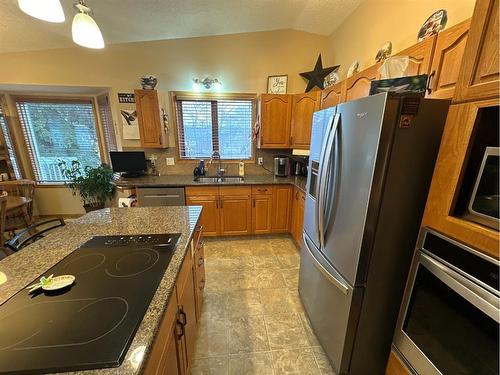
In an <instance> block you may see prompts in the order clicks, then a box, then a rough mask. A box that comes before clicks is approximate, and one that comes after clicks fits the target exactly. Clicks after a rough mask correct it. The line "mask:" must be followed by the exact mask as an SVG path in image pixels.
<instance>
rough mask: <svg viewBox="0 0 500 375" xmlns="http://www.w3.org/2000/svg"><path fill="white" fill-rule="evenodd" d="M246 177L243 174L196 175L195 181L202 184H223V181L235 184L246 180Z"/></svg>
mask: <svg viewBox="0 0 500 375" xmlns="http://www.w3.org/2000/svg"><path fill="white" fill-rule="evenodd" d="M244 181H245V178H244V177H241V176H222V177H217V176H211V177H205V176H201V177H196V178H195V179H194V182H198V183H200V184H222V183H228V184H234V183H240V182H244Z"/></svg>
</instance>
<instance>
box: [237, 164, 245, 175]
mask: <svg viewBox="0 0 500 375" xmlns="http://www.w3.org/2000/svg"><path fill="white" fill-rule="evenodd" d="M238 175H239V176H241V177H244V176H245V163H243V161H240V164H239V165H238Z"/></svg>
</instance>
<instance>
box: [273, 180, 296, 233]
mask: <svg viewBox="0 0 500 375" xmlns="http://www.w3.org/2000/svg"><path fill="white" fill-rule="evenodd" d="M291 203H292V187H291V186H290V185H274V186H273V215H272V219H271V229H272V231H273V232H274V233H284V232H289V231H290V213H291Z"/></svg>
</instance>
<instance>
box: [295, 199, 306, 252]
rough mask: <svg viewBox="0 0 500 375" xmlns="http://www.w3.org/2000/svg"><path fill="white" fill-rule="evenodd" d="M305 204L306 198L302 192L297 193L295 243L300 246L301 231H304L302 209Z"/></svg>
mask: <svg viewBox="0 0 500 375" xmlns="http://www.w3.org/2000/svg"><path fill="white" fill-rule="evenodd" d="M305 203H306V196H305V194H304V193H303V192H302V191H299V197H298V208H297V227H296V228H295V230H296V233H295V241H297V244H298V245H299V246H300V244H301V242H302V231H303V229H304V209H305Z"/></svg>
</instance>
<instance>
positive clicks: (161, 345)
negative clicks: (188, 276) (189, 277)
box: [144, 288, 186, 375]
mask: <svg viewBox="0 0 500 375" xmlns="http://www.w3.org/2000/svg"><path fill="white" fill-rule="evenodd" d="M170 298H171V300H170V301H169V303H168V306H167V309H166V311H165V314H164V316H163V319H162V322H161V325H160V329H159V331H158V334H157V336H156V339H155V341H154V343H153V346H152V349H151V354H150V355H149V358H148V361H147V363H146V366H145V369H144V373H145V374H146V375H163V374H172V375H181V374H184V373H185V372H184V371H185V368H184V367H185V360H186V359H185V354H184V353H185V351H184V346H183V344H182V343H183V341H182V340H183V334H184V330H183V326H182V324H181V323H180V322H179V321H178V319H177V294H176V290H175V288H174V290H173V292H172V295H171V297H170Z"/></svg>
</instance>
